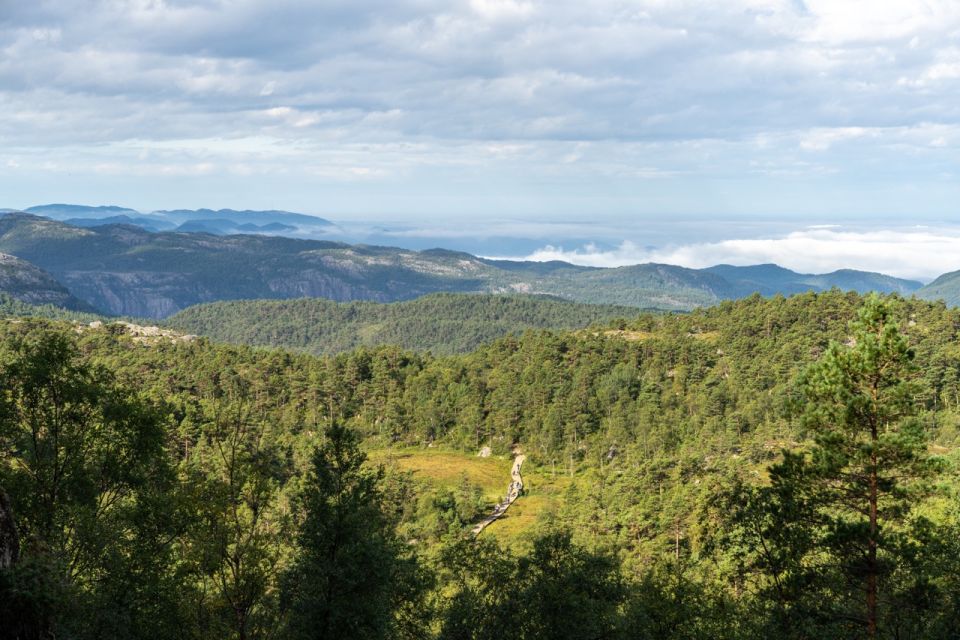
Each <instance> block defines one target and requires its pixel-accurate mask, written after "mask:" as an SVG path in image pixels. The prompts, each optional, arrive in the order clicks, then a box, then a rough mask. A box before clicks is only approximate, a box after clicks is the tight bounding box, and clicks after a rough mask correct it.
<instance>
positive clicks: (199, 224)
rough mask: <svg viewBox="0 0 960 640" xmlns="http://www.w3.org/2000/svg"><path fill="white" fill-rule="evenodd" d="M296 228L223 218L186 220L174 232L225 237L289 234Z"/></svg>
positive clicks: (273, 223) (272, 223) (280, 224)
mask: <svg viewBox="0 0 960 640" xmlns="http://www.w3.org/2000/svg"><path fill="white" fill-rule="evenodd" d="M296 230H297V227H295V226H292V225H289V224H282V223H280V222H269V223H266V224H262V225H258V224H253V223H252V222H244V223H242V224H239V223H236V222H234V221H233V220H226V219H223V218H214V219H212V220H187V221H186V222H184V223H183V224H181V225H180V226H179V227H177V228H176V231H179V232H181V233H212V234H214V235H218V236H225V235H230V234H237V233H274V234H280V233H289V232H293V231H296Z"/></svg>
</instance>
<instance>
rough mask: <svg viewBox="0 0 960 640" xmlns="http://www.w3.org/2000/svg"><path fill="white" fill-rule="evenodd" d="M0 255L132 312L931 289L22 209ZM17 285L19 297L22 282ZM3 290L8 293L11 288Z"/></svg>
mask: <svg viewBox="0 0 960 640" xmlns="http://www.w3.org/2000/svg"><path fill="white" fill-rule="evenodd" d="M51 206H53V205H51ZM56 206H57V207H60V208H59V209H56V210H55V211H54V210H52V209H50V208H46V209H42V210H43V211H45V212H47V213H56V214H57V215H58V216H61V217H63V216H70V217H69V218H66V219H73V220H76V218H78V217H80V218H83V216H82V215H79V216H78V214H82V213H84V212H83V211H80V210H78V208H77V207H75V206H66V205H56ZM64 207H66V208H64ZM201 211H203V210H201ZM95 212H96V213H98V214H100V213H102V214H107V217H114V216H128V217H131V218H133V215H131V214H130V211H129V210H117V208H98V209H96V211H95ZM86 213H87V214H90V213H91V212H90V211H87V212H86ZM133 213H134V214H136V212H133ZM167 213H168V214H169V215H172V216H181V217H183V218H182V219H183V220H184V221H186V218H185V216H188V215H196V214H197V212H196V211H193V212H188V213H185V212H167ZM204 215H207V216H208V218H207V220H208V221H211V220H212V221H216V220H230V221H231V223H232V224H236V225H238V226H239V225H256V226H263V225H267V226H269V225H273V224H279V225H282V224H285V223H283V222H279V219H287V218H284V216H286V215H292V216H297V215H300V214H288V213H286V212H252V211H247V212H232V214H229V215H233V217H232V218H230V217H228V218H219V217H213V216H220V215H224V214H223V211H218V212H214V211H205V212H204ZM278 216H279V219H278V218H277V217H278ZM241 220H243V221H241ZM182 224H183V223H182V222H181V225H182ZM0 252H3V253H6V254H8V255H10V256H16V258H18V259H19V260H20V261H21V262H18V263H16V264H17V265H21V267H22V268H23V269H24V273H25V274H26V273H27V271H28V270H29V269H36V271H31V273H33V274H34V276H36V274H38V273H43V274H45V276H44V279H43V282H44V283H46V284H45V285H44V286H48V285H49V286H48V289H47V290H48V291H51V292H52V291H54V289H52V288H50V287H52V286H53V283H56V284H57V285H59V286H60V287H62V289H63V291H65V292H66V293H63V291H61V295H64V296H67V297H65V298H64V301H65V302H64V304H68V303H69V304H73V305H74V306H76V305H77V304H83V305H87V307H86V308H91V307H92V308H94V309H97V310H99V311H101V312H103V313H106V314H112V315H128V316H138V317H144V318H164V317H167V316H169V315H172V314H174V313H177V312H178V311H180V310H182V309H185V308H187V307H189V306H191V305H194V304H199V303H205V302H214V301H218V300H235V299H260V298H277V299H285V298H300V297H321V298H327V299H330V300H334V301H349V300H370V301H376V302H391V301H398V300H409V299H413V298H417V297H419V296H422V295H425V294H429V293H435V292H444V291H445V292H462V293H524V294H547V295H553V296H557V297H561V298H565V299H568V300H574V301H578V302H586V303H596V304H618V305H625V306H631V307H637V308H648V309H664V310H689V309H692V308H695V307H700V306H707V305H711V304H714V303H716V302H718V301H720V300H726V299H735V298H741V297H744V296H748V295H750V294H751V293H754V292H759V293H760V294H762V295H765V296H770V295H775V294H778V293H780V294H784V295H789V294H792V293H797V292H801V291H808V290H813V291H820V290H824V289H829V288H832V287H838V288H841V289H852V290H856V291H858V292H866V291H879V292H884V293H890V292H896V293H900V294H910V293H917V294H918V295H924V294H928V293H931V290H930V289H929V288H921V287H922V284H921V283H919V282H915V281H911V280H903V279H900V278H894V277H891V276H886V275H883V274H878V273H869V272H862V271H853V270H840V271H835V272H833V273H829V274H800V273H795V272H793V271H790V270H788V269H784V268H782V267H778V266H777V265H756V266H748V267H738V266H731V265H718V266H715V267H710V268H707V269H689V268H685V267H678V266H674V265H665V264H639V265H631V266H625V267H618V268H596V267H584V266H578V265H572V264H569V263H566V262H519V261H508V260H490V259H484V258H478V257H476V256H473V255H470V254H467V253H462V252H456V251H448V250H444V249H431V250H425V251H411V250H407V249H399V248H394V247H377V246H366V245H349V244H344V243H340V242H331V241H324V240H310V239H295V238H289V237H283V236H279V235H263V234H236V235H215V234H212V233H207V232H187V230H181V231H176V230H161V231H150V230H147V229H145V228H143V227H141V226H136V225H131V224H128V223H123V224H116V223H107V224H101V225H98V226H78V225H77V224H67V223H66V222H61V221H57V220H53V219H51V218H48V217H43V216H38V215H33V214H30V213H24V212H11V213H7V214H4V215H3V217H0ZM23 261H25V262H23ZM28 265H29V266H28ZM34 276H31V277H34ZM38 282H39V281H38ZM18 286H19V285H18ZM958 288H960V283H958ZM19 289H20V290H21V292H20V294H19V295H23V293H22V290H23V287H22V286H19ZM941 289H942V288H941ZM937 291H940V289H938V290H937ZM9 293H10V294H11V295H13V296H14V297H17V296H18V293H17V292H16V291H12V290H11V291H9ZM939 295H943V294H942V293H941V294H939ZM18 299H23V298H18Z"/></svg>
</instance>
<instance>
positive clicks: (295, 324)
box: [165, 293, 639, 354]
mask: <svg viewBox="0 0 960 640" xmlns="http://www.w3.org/2000/svg"><path fill="white" fill-rule="evenodd" d="M638 311H639V310H638V309H636V308H633V307H617V306H610V305H591V304H581V303H576V302H571V301H569V300H561V299H559V298H552V297H547V296H522V295H510V296H506V295H478V294H453V293H437V294H432V295H428V296H424V297H422V298H417V299H416V300H411V301H407V302H393V303H390V304H380V303H376V302H342V303H338V302H332V301H330V300H322V299H317V298H300V299H296V300H239V301H233V302H214V303H211V304H202V305H197V306H194V307H189V308H188V309H185V310H183V311H181V312H179V313H177V314H176V315H174V316H173V317H171V318H169V319H168V320H167V321H166V322H165V324H166V326H169V327H171V328H173V329H176V330H178V331H182V332H185V333H191V334H197V335H202V336H207V337H209V338H211V339H213V340H216V341H218V342H233V343H239V344H250V345H257V346H270V347H284V348H287V349H296V350H300V351H307V352H311V353H316V354H321V353H339V352H342V351H348V350H350V349H353V348H355V347H358V346H361V345H365V346H376V345H381V344H396V345H400V346H402V347H404V348H406V349H413V350H420V351H426V350H430V351H433V352H434V353H437V354H449V353H466V352H468V351H471V350H473V349H475V348H476V347H477V346H479V345H480V344H483V343H486V342H490V341H493V340H495V339H496V338H500V337H503V336H505V335H508V334H511V333H522V332H523V331H525V330H527V329H577V328H581V327H585V326H587V325H590V324H594V323H600V322H605V321H610V320H612V319H616V318H633V317H634V316H636V315H637V313H638Z"/></svg>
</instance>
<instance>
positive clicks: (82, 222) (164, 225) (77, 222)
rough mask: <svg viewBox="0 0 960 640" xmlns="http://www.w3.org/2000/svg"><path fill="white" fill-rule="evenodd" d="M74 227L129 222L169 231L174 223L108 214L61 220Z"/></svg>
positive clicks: (149, 228)
mask: <svg viewBox="0 0 960 640" xmlns="http://www.w3.org/2000/svg"><path fill="white" fill-rule="evenodd" d="M63 222H64V223H66V224H70V225H73V226H75V227H87V228H89V227H102V226H104V225H108V224H129V225H133V226H135V227H140V228H141V229H146V230H147V231H170V230H171V229H173V228H174V227H176V225H175V224H173V223H172V222H167V221H166V220H161V219H157V218H147V217H144V216H127V215H121V216H109V217H107V218H68V219H67V220H64V221H63Z"/></svg>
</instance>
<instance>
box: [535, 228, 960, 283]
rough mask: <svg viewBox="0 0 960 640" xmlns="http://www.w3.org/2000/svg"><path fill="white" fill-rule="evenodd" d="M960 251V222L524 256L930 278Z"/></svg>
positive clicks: (602, 263) (956, 262)
mask: <svg viewBox="0 0 960 640" xmlns="http://www.w3.org/2000/svg"><path fill="white" fill-rule="evenodd" d="M958 256H960V227H942V228H922V227H909V228H890V229H877V230H850V229H842V228H838V227H836V226H826V225H820V226H816V227H811V228H807V229H801V230H797V231H793V232H790V233H787V234H784V235H780V236H775V237H766V238H743V239H729V240H720V241H716V242H704V243H695V244H685V245H674V246H667V247H662V248H649V247H646V248H645V247H641V246H638V245H637V244H636V243H634V242H632V241H629V240H626V241H623V242H622V243H621V244H620V245H619V246H618V247H616V248H614V249H601V248H598V247H597V246H596V245H593V244H587V245H585V246H582V247H580V248H576V249H564V248H562V247H558V246H546V247H544V248H542V249H539V250H537V251H535V252H533V253H532V254H530V255H527V256H524V257H523V258H522V259H524V260H534V261H538V262H543V261H548V260H563V261H565V262H571V263H573V264H580V265H587V266H594V267H618V266H624V265H630V264H641V263H647V262H658V263H664V264H674V265H680V266H684V267H691V268H703V267H709V266H713V265H716V264H733V265H739V266H745V265H755V264H767V263H775V264H779V265H781V266H783V267H787V268H788V269H793V270H794V271H799V272H803V273H827V272H830V271H835V270H837V269H859V270H863V271H876V272H880V273H886V274H889V275H894V276H898V277H903V278H913V279H918V280H923V281H928V280H931V279H933V278H935V277H937V276H939V275H941V274H943V273H947V272H950V271H956V270H958V269H960V257H958Z"/></svg>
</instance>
